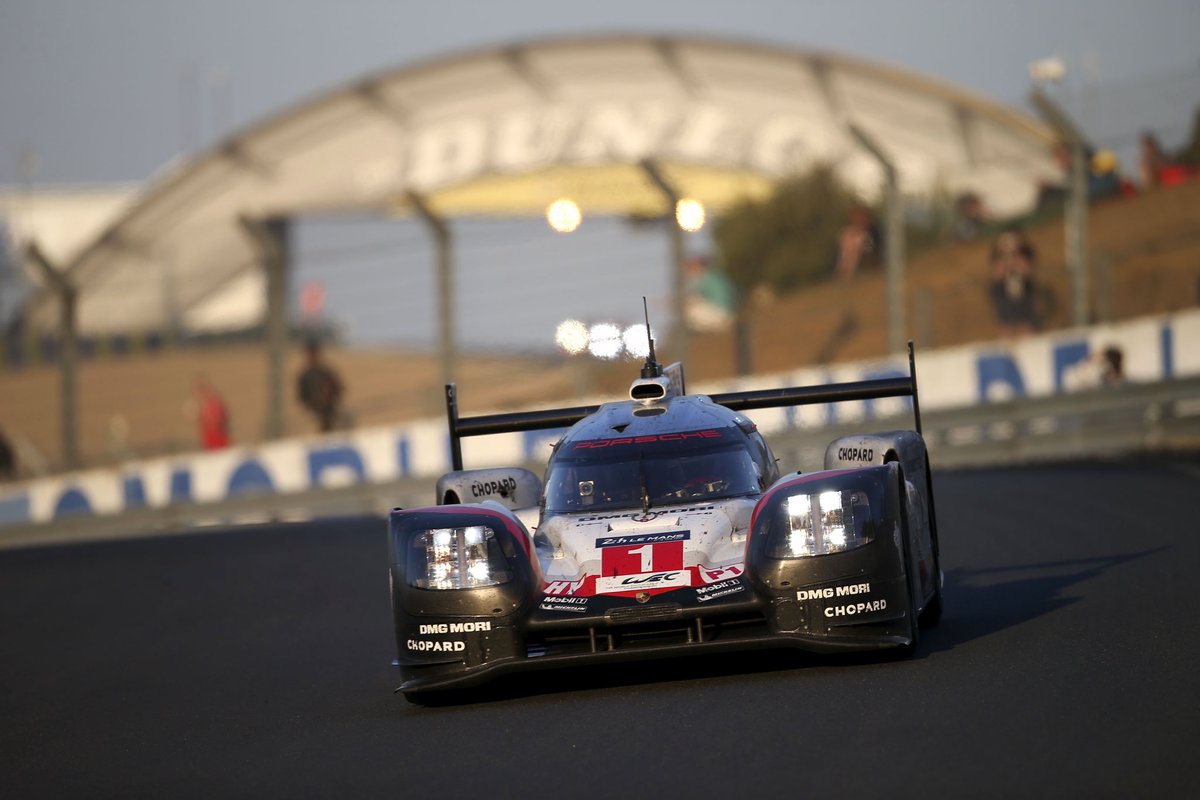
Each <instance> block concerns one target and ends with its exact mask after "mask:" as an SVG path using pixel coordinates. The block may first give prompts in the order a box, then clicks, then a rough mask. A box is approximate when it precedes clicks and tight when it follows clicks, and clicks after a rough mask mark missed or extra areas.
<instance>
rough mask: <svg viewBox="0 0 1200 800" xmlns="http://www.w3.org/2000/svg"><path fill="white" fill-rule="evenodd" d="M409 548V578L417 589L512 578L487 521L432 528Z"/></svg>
mask: <svg viewBox="0 0 1200 800" xmlns="http://www.w3.org/2000/svg"><path fill="white" fill-rule="evenodd" d="M409 541H410V544H409V548H408V569H407V570H406V572H407V575H408V582H409V584H410V585H412V586H415V587H417V588H418V589H475V588H479V587H482V586H497V585H499V584H502V583H508V582H509V581H511V580H512V577H513V574H512V568H511V565H510V564H509V561H508V559H507V558H505V556H504V553H503V552H502V551H501V549H500V543H499V542H498V541H497V539H496V532H495V531H494V530H492V529H491V528H489V527H487V526H486V525H469V526H464V527H460V528H431V529H429V530H425V531H422V532H420V533H417V534H416V535H414V536H413V537H412V538H411V539H410V540H409Z"/></svg>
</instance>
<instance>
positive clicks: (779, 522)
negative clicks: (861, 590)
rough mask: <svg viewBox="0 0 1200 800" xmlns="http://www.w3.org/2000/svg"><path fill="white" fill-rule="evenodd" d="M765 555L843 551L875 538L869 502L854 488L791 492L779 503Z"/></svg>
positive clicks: (821, 553)
mask: <svg viewBox="0 0 1200 800" xmlns="http://www.w3.org/2000/svg"><path fill="white" fill-rule="evenodd" d="M777 513H778V517H777V518H776V522H775V524H774V525H772V526H771V527H772V531H771V540H770V546H769V548H768V550H767V555H768V556H770V557H771V558H807V557H809V556H823V555H827V554H829V553H842V552H845V551H847V550H853V549H855V548H856V547H862V546H863V545H865V544H867V543H868V542H870V541H871V540H872V538H874V526H873V525H872V524H871V502H870V500H869V499H868V497H867V494H866V493H865V492H862V491H857V490H840V491H838V490H830V491H823V492H818V493H816V494H793V495H791V496H789V497H786V498H784V500H783V502H782V503H780V504H779V511H778V512H777Z"/></svg>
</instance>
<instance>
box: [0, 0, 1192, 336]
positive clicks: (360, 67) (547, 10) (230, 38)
mask: <svg viewBox="0 0 1200 800" xmlns="http://www.w3.org/2000/svg"><path fill="white" fill-rule="evenodd" d="M599 32H633V33H636V32H659V33H704V34H708V35H719V36H728V37H735V38H743V39H750V40H759V41H765V42H770V43H775V44H784V45H793V46H798V47H811V48H819V49H829V50H839V51H845V52H848V53H852V54H854V55H857V56H859V57H863V58H867V59H873V60H880V61H886V62H892V63H895V64H899V65H902V66H904V67H908V68H911V69H915V70H919V71H922V72H926V73H929V74H931V75H934V76H937V77H939V78H942V79H945V80H950V81H955V82H958V83H961V84H963V85H965V86H966V87H969V88H971V89H973V90H976V91H979V92H983V93H986V94H988V95H991V96H993V97H994V98H996V99H998V100H1000V101H1002V102H1005V103H1010V104H1013V105H1020V106H1022V107H1024V97H1025V95H1026V93H1027V91H1028V87H1029V79H1028V74H1027V65H1028V63H1029V62H1031V61H1033V60H1035V59H1039V58H1043V57H1046V56H1049V55H1053V54H1057V55H1060V56H1061V57H1062V58H1063V59H1065V61H1066V64H1067V69H1068V80H1067V82H1066V84H1065V85H1064V86H1063V87H1060V88H1059V89H1057V90H1056V91H1057V93H1058V94H1059V96H1060V97H1061V98H1062V99H1063V100H1064V102H1065V103H1066V104H1067V106H1068V107H1069V108H1070V109H1071V110H1072V111H1073V112H1074V113H1075V114H1076V116H1077V117H1078V118H1079V119H1080V121H1081V122H1082V123H1083V125H1084V128H1085V130H1087V132H1089V133H1090V134H1091V135H1092V136H1093V138H1094V139H1095V140H1096V141H1097V142H1099V143H1100V144H1102V145H1106V146H1111V147H1114V148H1116V149H1118V152H1119V153H1120V154H1121V155H1122V156H1124V157H1125V159H1126V161H1128V159H1129V158H1130V154H1131V153H1132V152H1133V151H1132V150H1131V149H1130V147H1131V145H1132V144H1133V142H1134V141H1135V138H1136V135H1137V133H1138V132H1139V131H1140V130H1142V129H1143V128H1152V129H1155V130H1156V131H1158V132H1159V133H1160V135H1161V136H1162V138H1163V140H1164V141H1165V142H1166V143H1167V144H1168V145H1173V144H1176V143H1178V142H1179V141H1180V140H1182V139H1183V138H1184V137H1185V136H1186V134H1187V133H1188V131H1189V129H1190V122H1191V119H1192V115H1193V113H1194V109H1195V107H1196V104H1197V102H1200V2H1196V0H1173V1H1172V0H1137V1H1136V2H1135V1H1134V0H1130V1H1129V2H1118V1H1117V0H1060V1H1059V2H1054V1H1053V0H1043V1H1042V2H1032V1H1030V0H993V1H992V2H975V1H974V0H958V1H954V0H892V1H891V2H887V1H879V2H865V1H864V2H855V0H840V1H837V2H834V1H832V0H830V1H827V2H802V1H801V0H792V1H791V2H782V1H779V0H762V1H756V0H736V1H735V0H725V1H724V2H711V1H710V0H691V1H690V2H676V1H675V0H671V1H670V2H654V0H603V2H590V3H584V2H571V1H570V0H557V2H542V1H539V0H494V1H484V0H480V1H479V2H456V1H455V0H438V2H411V1H404V0H392V1H391V2H372V0H339V1H337V2H324V1H323V2H315V1H314V0H0V184H6V183H9V184H11V183H16V182H18V181H19V180H20V178H21V175H22V173H21V168H20V164H21V161H22V155H23V154H25V153H29V152H35V153H36V154H37V166H36V172H35V175H34V179H35V181H36V182H38V183H93V182H113V181H122V182H124V181H140V180H144V179H146V178H147V177H149V176H151V175H152V174H153V173H154V172H155V171H156V170H158V169H159V168H160V167H162V166H163V165H164V164H165V163H166V162H167V161H169V160H170V159H172V158H174V157H176V156H177V155H179V154H180V153H181V152H186V151H188V150H195V149H197V148H198V147H201V146H204V145H206V144H210V143H211V142H212V141H213V140H214V139H215V138H217V137H218V136H220V135H223V134H227V133H230V132H231V131H233V130H235V129H236V128H239V127H241V126H244V125H246V124H249V123H251V122H253V121H255V120H258V119H261V118H262V117H264V116H267V115H270V114H273V113H275V112H278V111H280V110H282V109H283V108H286V107H287V106H289V105H291V104H293V103H295V102H297V101H299V100H302V99H305V98H308V97H311V96H312V95H315V94H319V93H321V92H323V91H325V90H329V89H332V88H334V87H336V86H338V85H339V84H341V83H343V82H346V81H349V80H351V79H354V78H356V77H360V76H362V75H364V74H368V73H371V72H377V71H387V70H391V69H395V68H397V67H400V66H403V65H406V64H409V63H411V62H413V61H416V60H419V59H424V58H431V57H437V56H441V55H445V54H450V53H453V52H455V51H461V50H464V49H469V48H474V47H479V46H488V45H494V44H497V43H502V42H507V41H512V40H518V39H526V38H541V37H547V36H553V35H555V34H563V33H599ZM1126 166H1127V167H1132V166H1133V165H1131V164H1128V163H1127V164H1126ZM506 235H509V236H510V237H511V235H512V234H511V233H510V234H506ZM527 236H529V237H534V234H533V233H528V234H527ZM614 236H617V237H621V236H623V234H622V233H621V232H620V231H616V232H615V233H614ZM639 236H640V237H641V238H642V239H643V240H645V242H644V244H645V248H648V249H645V248H644V252H643V251H642V250H638V249H637V248H638V246H639V245H638V244H637V242H636V241H633V240H636V239H638V237H639ZM630 237H632V239H630V241H627V242H624V244H623V246H625V245H628V247H630V248H632V249H630V250H629V251H628V252H629V253H642V255H641V256H640V257H643V258H658V257H659V250H660V249H661V247H660V245H661V242H660V241H659V240H660V239H661V237H650V238H647V237H645V236H643V235H641V234H628V236H626V237H625V238H627V239H628V238H630ZM416 238H418V237H414V243H413V247H414V255H415V256H418V257H424V255H423V252H422V251H421V247H422V245H421V243H419V242H416ZM651 239H653V241H651ZM521 241H522V240H521V239H520V237H519V236H518V238H517V246H519V245H520V242H521ZM530 245H531V248H532V249H533V250H535V251H536V250H537V249H538V247H543V246H544V247H551V248H553V247H557V246H559V245H552V244H548V243H540V242H534V241H532V240H531V241H530ZM381 246H384V245H381ZM467 260H469V256H468V259H467ZM314 269H315V268H314ZM464 269H465V270H467V271H468V273H469V270H470V266H469V265H466V266H464ZM318 272H319V271H318ZM368 273H370V270H369V269H367V268H366V267H363V268H362V274H363V275H367V274H368ZM370 274H373V273H370ZM371 280H378V278H371ZM411 288H412V290H413V291H416V290H417V289H419V288H420V287H418V286H416V285H414V286H413V287H411ZM359 289H360V290H361V289H362V287H361V285H360V287H359ZM337 295H338V292H337V291H335V290H334V289H333V288H332V287H331V291H330V302H331V305H332V306H335V307H336V306H337V304H338V302H339V299H338V296H337ZM351 316H354V315H351ZM350 323H351V324H352V325H353V324H358V323H357V322H356V321H355V320H354V319H351V320H350ZM421 324H425V323H424V322H423V321H422V322H421ZM359 327H360V328H361V326H359ZM370 330H371V331H373V333H370V332H369V333H368V334H367V335H366V336H365V338H366V339H378V340H386V339H388V338H389V337H393V338H394V337H395V336H398V335H404V334H402V333H397V332H396V331H401V330H402V329H400V328H396V327H395V326H391V327H389V326H388V325H387V324H384V322H382V321H381V322H379V323H378V324H374V323H373V324H372V326H371V328H370Z"/></svg>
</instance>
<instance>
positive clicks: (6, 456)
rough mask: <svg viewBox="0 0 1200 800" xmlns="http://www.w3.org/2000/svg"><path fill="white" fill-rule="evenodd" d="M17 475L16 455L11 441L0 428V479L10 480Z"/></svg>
mask: <svg viewBox="0 0 1200 800" xmlns="http://www.w3.org/2000/svg"><path fill="white" fill-rule="evenodd" d="M16 477H17V455H16V452H15V451H14V450H13V446H12V443H11V442H9V441H8V437H7V436H5V435H4V429H3V428H0V481H11V480H15V479H16Z"/></svg>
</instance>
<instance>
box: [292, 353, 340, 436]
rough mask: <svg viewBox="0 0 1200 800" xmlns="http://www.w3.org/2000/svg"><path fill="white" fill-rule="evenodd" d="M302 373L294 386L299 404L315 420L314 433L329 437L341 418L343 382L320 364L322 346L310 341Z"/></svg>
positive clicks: (325, 366)
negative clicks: (318, 431)
mask: <svg viewBox="0 0 1200 800" xmlns="http://www.w3.org/2000/svg"><path fill="white" fill-rule="evenodd" d="M304 361H305V366H304V370H303V371H302V372H301V373H300V377H299V379H298V380H297V383H296V390H297V395H298V396H299V398H300V403H301V405H303V406H304V407H305V408H307V409H308V410H309V411H311V412H312V414H313V416H315V417H316V418H317V429H318V430H320V431H321V432H322V433H328V432H329V431H331V430H333V429H334V426H335V423H336V422H338V419H339V417H340V414H341V405H342V381H341V379H340V378H339V377H338V375H337V373H336V372H334V371H333V369H332V368H330V367H329V366H328V365H327V364H325V362H324V361H322V360H321V345H320V344H319V343H318V342H317V341H316V340H315V339H310V340H308V341H307V342H306V343H305V344H304Z"/></svg>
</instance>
